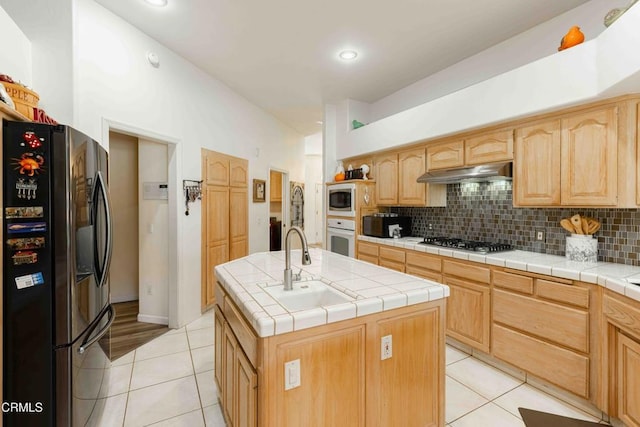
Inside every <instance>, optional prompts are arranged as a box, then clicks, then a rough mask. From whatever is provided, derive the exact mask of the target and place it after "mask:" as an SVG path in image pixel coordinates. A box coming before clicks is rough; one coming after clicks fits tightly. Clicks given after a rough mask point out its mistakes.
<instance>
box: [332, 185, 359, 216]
mask: <svg viewBox="0 0 640 427" xmlns="http://www.w3.org/2000/svg"><path fill="white" fill-rule="evenodd" d="M327 215H333V216H349V217H354V216H356V185H355V184H335V185H330V186H328V187H327Z"/></svg>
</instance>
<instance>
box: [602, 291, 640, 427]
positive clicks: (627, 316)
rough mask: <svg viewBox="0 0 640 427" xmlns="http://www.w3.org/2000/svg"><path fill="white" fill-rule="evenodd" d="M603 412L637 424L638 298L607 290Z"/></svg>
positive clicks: (639, 400) (639, 382)
mask: <svg viewBox="0 0 640 427" xmlns="http://www.w3.org/2000/svg"><path fill="white" fill-rule="evenodd" d="M603 315H604V322H605V327H604V328H603V341H604V349H603V350H604V351H603V358H602V373H603V375H604V385H605V390H604V397H605V402H604V403H605V408H603V409H604V410H605V412H607V413H609V414H610V415H613V416H615V417H617V418H619V419H620V420H622V421H623V422H624V423H625V425H627V426H629V427H631V426H634V427H637V426H640V301H636V300H632V299H631V298H627V297H624V296H621V295H619V294H617V293H614V292H611V291H609V290H607V291H606V292H605V296H604V300H603Z"/></svg>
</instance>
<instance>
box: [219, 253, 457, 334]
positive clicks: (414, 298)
mask: <svg viewBox="0 0 640 427" xmlns="http://www.w3.org/2000/svg"><path fill="white" fill-rule="evenodd" d="M309 253H310V255H311V262H312V264H311V265H305V266H303V265H301V263H300V261H301V251H300V250H299V249H298V250H292V251H291V269H292V270H293V271H294V272H297V271H298V270H300V269H301V270H302V282H296V283H295V284H294V286H296V285H299V284H300V283H303V282H304V280H309V279H321V280H322V281H323V282H325V283H327V284H328V285H329V286H332V287H334V288H335V289H337V290H339V291H341V292H343V293H345V294H347V295H349V296H350V297H352V298H354V300H353V301H352V302H347V303H341V304H335V305H330V306H326V307H321V308H314V309H309V310H300V311H288V310H287V309H286V308H284V307H283V306H282V305H280V304H279V303H278V301H276V300H275V299H273V298H272V297H271V295H269V294H268V293H267V292H265V288H266V287H268V286H282V279H283V274H284V267H285V253H284V251H280V252H262V253H256V254H252V255H248V256H246V257H244V258H239V259H237V260H234V261H230V262H227V263H225V264H220V265H218V266H216V267H215V273H216V277H217V280H218V281H219V282H220V283H221V284H222V286H223V287H224V289H225V291H226V292H227V293H228V295H229V297H230V298H231V299H232V300H233V301H234V302H235V304H236V305H237V306H238V307H239V308H240V309H241V310H242V312H243V314H244V315H245V317H246V318H247V320H249V322H250V323H251V325H252V326H253V329H254V330H255V332H256V333H257V334H258V336H260V337H269V336H272V335H278V334H283V333H287V332H292V331H298V330H302V329H307V328H312V327H315V326H320V325H325V324H329V323H333V322H339V321H341V320H346V319H352V318H356V317H361V316H366V315H368V314H372V313H378V312H381V311H386V310H392V309H395V308H400V307H404V306H409V305H413V304H419V303H423V302H427V301H434V300H439V299H443V298H446V297H448V296H449V287H447V286H446V285H442V284H440V283H436V282H433V281H430V280H426V279H421V278H418V277H415V276H410V275H408V274H404V273H399V272H396V271H393V270H389V269H387V268H384V267H379V266H377V265H373V264H369V263H367V262H363V261H359V260H357V259H354V258H348V257H345V256H342V255H338V254H334V253H332V252H328V251H325V250H322V249H316V248H312V249H310V250H309Z"/></svg>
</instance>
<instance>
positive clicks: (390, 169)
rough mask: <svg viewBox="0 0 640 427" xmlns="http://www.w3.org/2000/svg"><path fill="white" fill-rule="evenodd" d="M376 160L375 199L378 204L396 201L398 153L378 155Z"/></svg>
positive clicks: (394, 202) (395, 202)
mask: <svg viewBox="0 0 640 427" xmlns="http://www.w3.org/2000/svg"><path fill="white" fill-rule="evenodd" d="M375 162H376V201H377V203H378V205H396V204H397V203H398V155H397V154H395V153H394V154H387V155H384V156H378V157H376V159H375Z"/></svg>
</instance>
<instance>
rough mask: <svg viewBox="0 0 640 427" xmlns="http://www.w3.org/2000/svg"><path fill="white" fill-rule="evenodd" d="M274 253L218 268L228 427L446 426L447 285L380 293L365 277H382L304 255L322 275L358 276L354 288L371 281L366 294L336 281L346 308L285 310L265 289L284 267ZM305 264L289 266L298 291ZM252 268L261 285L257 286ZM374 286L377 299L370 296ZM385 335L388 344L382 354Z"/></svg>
mask: <svg viewBox="0 0 640 427" xmlns="http://www.w3.org/2000/svg"><path fill="white" fill-rule="evenodd" d="M277 255H278V254H275V255H274V254H273V253H269V254H254V255H250V256H248V257H245V258H243V259H241V260H238V261H236V262H230V263H227V264H223V265H221V266H218V267H217V268H216V276H217V277H218V282H217V285H216V306H215V328H214V329H215V333H216V337H215V347H216V350H215V369H216V373H215V376H214V377H215V381H216V383H217V386H218V390H219V399H220V402H221V405H222V406H221V407H222V409H223V413H224V416H225V418H226V420H227V422H228V425H233V426H239V425H240V426H255V425H259V426H278V427H279V426H300V425H309V426H312V425H317V426H327V425H340V426H364V425H367V426H381V427H382V426H388V425H421V426H434V427H435V426H444V320H445V298H444V297H445V296H446V295H447V293H446V290H447V288H446V287H444V286H442V285H438V284H435V283H433V282H429V281H426V280H422V279H416V278H412V277H411V276H406V277H407V281H411V282H412V283H413V284H414V286H412V290H411V291H405V292H401V291H399V290H395V289H394V288H393V287H392V286H388V287H386V286H385V288H388V289H387V290H380V288H381V286H382V285H381V283H379V282H375V281H374V280H373V278H374V277H377V276H379V275H384V274H388V273H389V271H388V270H384V269H379V268H378V267H372V266H370V265H368V264H365V263H361V262H359V261H356V260H353V259H350V258H345V257H341V256H339V255H336V254H333V253H330V252H326V251H321V250H312V252H311V259H312V261H313V262H316V260H317V262H318V263H320V264H321V265H320V266H319V267H318V268H319V270H320V271H323V270H326V268H328V267H329V266H333V267H332V268H331V270H332V271H334V272H335V271H336V270H340V269H341V268H342V269H345V270H344V271H345V274H346V272H347V271H351V272H352V274H356V275H360V276H361V277H360V279H358V283H359V286H362V285H363V283H365V282H367V281H369V282H370V285H371V286H373V287H372V288H371V289H370V290H369V291H367V292H365V291H363V290H362V289H361V288H359V287H354V288H353V289H352V290H349V285H348V283H347V282H340V281H338V282H336V286H337V287H339V288H340V287H342V288H346V290H345V292H349V294H350V295H353V296H355V297H357V298H356V299H355V300H354V301H352V302H348V303H343V304H339V305H334V306H326V307H323V308H315V309H310V310H302V311H289V309H287V308H286V307H284V306H281V305H280V304H279V303H278V302H277V301H276V300H273V301H269V300H268V296H267V295H269V293H268V292H263V290H264V289H265V287H266V286H282V285H281V284H274V279H275V280H277V279H276V278H274V277H272V276H270V274H274V275H275V273H274V271H275V270H276V269H274V266H275V265H278V263H280V264H282V266H283V267H284V262H283V260H282V259H281V258H280V257H278V256H277ZM292 259H293V260H295V259H298V258H297V257H296V256H295V255H294V256H292ZM312 266H313V264H312ZM312 266H309V267H306V266H296V269H297V268H299V267H301V268H302V269H303V280H302V281H301V282H299V283H296V284H295V285H294V286H296V287H297V286H304V282H305V279H309V277H304V276H305V272H306V270H305V269H309V270H310V271H313V269H312V268H311V267H312ZM265 267H266V268H265ZM261 268H265V269H264V270H260V269H261ZM259 271H262V274H264V278H263V279H255V277H256V275H258V274H260V273H259ZM241 272H245V273H246V272H251V274H249V276H246V275H245V277H253V279H251V280H248V279H242V277H243V276H242V273H241ZM393 274H396V273H393ZM278 277H279V276H278ZM368 277H370V279H369V278H368ZM243 280H248V281H246V282H243ZM256 280H258V282H259V283H255V282H256ZM374 289H376V290H377V292H379V296H378V297H371V296H369V294H370V293H371V292H373V290H374ZM359 292H361V293H362V294H359ZM364 294H367V296H365V295H364ZM258 307H260V308H262V310H261V309H260V308H258ZM263 310H264V311H263ZM266 311H269V312H271V313H279V314H275V315H273V316H271V315H267V312H266ZM314 319H315V320H314ZM387 338H388V339H390V340H391V343H392V344H391V345H392V347H391V348H390V349H389V353H384V351H383V350H384V349H383V348H381V347H382V342H383V339H384V340H386V339H387ZM219 347H220V348H219ZM291 362H294V363H298V368H297V369H296V368H295V367H291V366H290V365H289V364H290V363H291ZM218 370H219V372H218ZM296 381H297V382H298V383H299V384H297V385H296Z"/></svg>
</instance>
